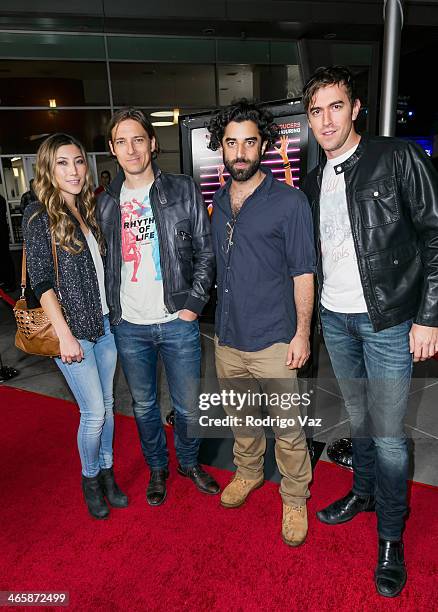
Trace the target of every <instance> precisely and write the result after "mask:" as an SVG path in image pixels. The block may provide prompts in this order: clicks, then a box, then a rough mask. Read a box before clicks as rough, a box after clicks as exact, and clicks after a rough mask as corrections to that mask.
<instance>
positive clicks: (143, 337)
mask: <svg viewBox="0 0 438 612" xmlns="http://www.w3.org/2000/svg"><path fill="white" fill-rule="evenodd" d="M114 336H115V339H116V344H117V350H118V353H119V357H120V362H121V364H122V368H123V371H124V373H125V377H126V380H127V381H128V386H129V390H130V392H131V395H132V400H133V404H132V406H133V409H134V416H135V420H136V423H137V428H138V433H139V436H140V444H141V448H142V451H143V455H144V458H145V460H146V462H147V464H148V465H149V467H150V468H151V470H158V469H162V468H165V467H167V464H168V452H167V445H166V435H165V433H164V428H163V423H162V419H161V412H160V406H159V405H158V398H157V363H158V355H160V356H161V359H162V361H163V365H164V369H165V370H166V376H167V384H168V386H169V393H170V397H171V400H172V404H173V408H174V409H175V428H174V438H175V449H176V454H177V457H178V460H179V463H180V464H181V466H182V467H183V468H190V467H194V466H195V465H197V463H198V451H199V444H200V440H199V439H198V438H191V437H189V435H188V425H189V421H190V419H195V418H196V411H197V407H198V403H199V385H200V371H201V344H200V337H199V323H198V321H197V320H196V321H191V322H188V321H183V320H182V319H179V318H178V319H175V320H173V321H168V322H167V323H156V324H152V325H138V324H135V323H129V322H128V321H125V320H124V319H122V320H121V322H120V323H119V324H118V325H116V326H115V327H114Z"/></svg>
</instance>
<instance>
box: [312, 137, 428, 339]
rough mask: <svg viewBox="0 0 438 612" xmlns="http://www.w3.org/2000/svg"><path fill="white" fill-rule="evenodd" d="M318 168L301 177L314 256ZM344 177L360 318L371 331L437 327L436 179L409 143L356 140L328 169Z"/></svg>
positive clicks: (319, 272)
mask: <svg viewBox="0 0 438 612" xmlns="http://www.w3.org/2000/svg"><path fill="white" fill-rule="evenodd" d="M325 162H326V158H325V156H324V161H323V162H322V163H321V164H320V165H319V166H317V167H316V168H314V169H313V170H312V172H310V174H309V175H308V176H307V177H306V180H305V182H304V186H303V191H304V192H305V193H306V195H307V197H308V199H309V202H310V204H311V207H312V212H313V220H314V227H315V240H316V244H317V253H318V266H317V275H318V286H319V296H320V295H321V289H322V281H323V272H322V262H321V248H320V240H319V197H320V191H321V181H322V172H323V168H324V165H325ZM335 172H344V174H345V187H346V196H347V204H348V213H349V217H350V223H351V228H352V235H353V241H354V246H355V250H356V256H357V262H358V266H359V273H360V278H361V281H362V288H363V292H364V297H365V301H366V304H367V308H368V314H369V316H370V319H371V323H372V325H373V328H374V330H375V331H379V330H382V329H386V328H388V327H392V326H393V325H397V324H398V323H402V322H403V321H406V320H408V319H411V318H413V319H414V321H415V323H418V324H420V325H428V326H432V327H438V174H437V172H436V170H435V168H434V167H433V165H432V163H431V162H430V160H429V159H428V157H427V156H426V155H425V153H424V152H423V151H422V149H420V147H418V146H417V145H416V144H415V143H413V142H408V141H404V140H398V139H396V138H387V137H369V136H362V138H361V140H360V143H359V146H358V147H357V149H356V151H355V152H354V153H353V155H351V157H349V158H348V159H347V160H346V161H344V163H342V164H340V165H339V166H335Z"/></svg>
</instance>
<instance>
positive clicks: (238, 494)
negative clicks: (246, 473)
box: [221, 476, 264, 508]
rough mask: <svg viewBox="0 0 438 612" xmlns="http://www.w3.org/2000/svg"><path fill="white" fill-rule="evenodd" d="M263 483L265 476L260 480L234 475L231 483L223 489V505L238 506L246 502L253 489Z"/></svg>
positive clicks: (228, 506)
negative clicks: (245, 478)
mask: <svg viewBox="0 0 438 612" xmlns="http://www.w3.org/2000/svg"><path fill="white" fill-rule="evenodd" d="M263 483H264V479H263V478H261V479H260V480H244V479H243V478H239V476H234V478H233V480H232V481H231V482H230V484H228V485H227V486H226V487H225V489H224V490H223V491H222V494H221V505H222V506H224V507H225V508H238V507H239V506H241V505H242V504H244V503H245V501H246V498H247V497H248V495H249V494H250V493H251V491H254V489H258V488H259V487H261V486H262V484H263Z"/></svg>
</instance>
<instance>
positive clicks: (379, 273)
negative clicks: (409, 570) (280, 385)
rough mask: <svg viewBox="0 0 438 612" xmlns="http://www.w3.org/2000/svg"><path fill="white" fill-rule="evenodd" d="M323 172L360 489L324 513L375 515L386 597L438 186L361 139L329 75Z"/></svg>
mask: <svg viewBox="0 0 438 612" xmlns="http://www.w3.org/2000/svg"><path fill="white" fill-rule="evenodd" d="M303 104H304V107H305V109H306V112H307V117H308V121H309V124H310V127H311V129H312V131H313V134H314V136H315V138H316V140H317V141H318V143H319V144H320V145H321V147H322V148H323V149H324V152H325V154H326V155H325V157H326V159H324V161H323V162H322V163H321V164H320V165H319V166H318V167H316V168H315V169H314V170H313V171H312V172H311V173H310V174H309V175H308V177H307V178H306V181H305V183H304V187H303V190H304V191H305V193H306V194H307V196H308V198H309V201H310V203H311V206H312V210H313V217H314V227H315V230H316V232H315V238H316V243H317V245H318V250H319V255H320V256H319V257H318V264H319V265H318V269H317V275H318V286H319V306H320V310H319V312H320V319H321V323H322V330H323V334H324V340H325V344H326V347H327V350H328V353H329V356H330V360H331V362H332V366H333V370H334V373H335V375H336V378H337V379H338V382H339V385H340V388H341V391H342V395H343V397H344V400H345V406H346V409H347V411H348V413H349V416H350V427H351V437H352V443H353V470H354V473H353V487H352V490H351V491H350V492H349V493H348V494H347V495H345V496H344V497H342V498H341V499H338V500H337V501H335V502H333V503H332V504H330V505H329V506H328V507H327V508H325V509H323V510H321V511H320V512H318V513H317V516H318V519H319V520H320V521H322V522H323V523H327V524H329V525H337V524H340V523H346V522H347V521H350V520H351V519H353V518H354V517H355V516H356V515H357V514H358V513H360V512H372V511H374V510H375V511H376V514H377V529H378V534H379V548H378V562H377V568H376V571H375V584H376V588H377V591H378V593H379V594H380V595H383V596H384V597H395V596H397V595H398V594H399V593H400V592H401V591H402V589H403V587H404V585H405V583H406V568H405V563H404V554H403V544H402V532H403V529H404V517H405V516H406V513H407V476H408V447H407V440H406V436H405V433H404V429H403V421H404V417H405V415H406V410H407V400H408V392H409V385H410V380H411V373H412V362H413V361H424V360H425V359H428V358H429V357H432V356H433V355H434V354H435V353H436V352H437V351H438V175H437V174H436V171H435V169H434V168H433V166H432V164H431V162H430V160H429V159H428V158H427V156H426V155H425V154H424V152H423V151H422V150H421V149H420V147H418V146H417V145H416V144H415V143H413V142H408V141H402V140H398V139H396V138H385V137H371V136H364V135H363V136H361V135H360V134H358V133H357V132H356V130H355V126H354V121H355V119H356V117H357V115H358V113H359V110H360V101H359V99H358V98H357V96H356V93H355V89H354V82H353V78H352V75H351V73H350V72H349V71H348V70H347V69H346V68H344V67H342V66H334V67H332V68H319V69H318V70H317V71H316V72H315V74H314V75H313V76H312V77H311V78H310V80H309V81H308V83H307V84H306V86H305V87H304V92H303Z"/></svg>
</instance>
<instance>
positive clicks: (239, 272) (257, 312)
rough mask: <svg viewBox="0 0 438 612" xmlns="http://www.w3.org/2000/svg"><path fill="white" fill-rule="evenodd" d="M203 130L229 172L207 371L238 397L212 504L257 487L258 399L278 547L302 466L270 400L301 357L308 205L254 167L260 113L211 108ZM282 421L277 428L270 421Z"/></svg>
mask: <svg viewBox="0 0 438 612" xmlns="http://www.w3.org/2000/svg"><path fill="white" fill-rule="evenodd" d="M208 129H209V131H210V134H211V138H210V143H209V147H210V149H212V150H214V151H215V150H217V149H219V148H221V149H222V154H223V163H224V166H225V168H226V170H227V171H228V173H229V178H228V180H227V182H226V183H225V185H223V186H222V187H221V188H220V189H219V191H217V192H216V194H215V196H214V206H213V217H212V232H213V246H214V251H215V255H216V263H217V295H218V301H217V309H216V330H215V331H216V336H215V354H216V371H217V375H218V379H219V383H220V386H221V388H222V390H226V391H228V397H230V398H231V397H232V393H231V392H233V394H236V392H237V393H238V394H242V396H241V397H244V398H248V401H247V402H246V403H245V405H244V406H242V407H240V408H239V409H238V410H237V411H236V408H235V406H233V405H232V404H233V402H229V403H227V402H225V404H226V405H224V409H225V410H226V412H227V414H229V415H233V416H235V417H236V419H234V421H233V422H234V423H235V426H234V427H233V433H234V440H235V441H234V463H235V465H236V466H237V471H236V474H235V476H234V478H233V480H232V481H231V482H230V483H229V484H228V486H227V487H226V488H225V489H224V491H223V493H222V496H221V504H222V506H224V507H225V508H235V507H237V506H240V505H242V504H243V503H244V502H245V501H246V498H247V497H248V495H249V493H250V492H251V491H253V490H254V489H256V488H258V487H260V486H261V485H262V484H263V480H264V474H263V457H264V453H265V449H266V438H265V433H264V430H263V427H262V426H261V424H260V421H261V417H262V406H261V405H260V402H254V401H251V400H252V399H254V398H256V397H257V398H260V399H261V400H262V401H264V403H265V405H266V409H267V413H268V421H269V424H272V429H273V431H274V435H275V456H276V460H277V465H278V469H279V471H280V473H281V475H282V481H281V486H280V493H281V497H282V500H283V522H282V537H283V540H284V542H285V543H286V544H289V545H290V546H298V545H300V544H302V543H303V542H304V540H305V538H306V535H307V512H306V499H307V497H308V496H309V490H308V485H309V482H310V479H311V476H312V472H311V464H310V459H309V454H308V450H307V445H306V439H305V436H304V433H303V431H302V429H301V427H300V426H299V419H298V415H299V405H297V404H299V401H298V402H290V404H288V405H287V406H285V405H284V404H283V405H282V406H281V407H279V406H278V405H276V403H275V401H273V398H274V397H275V398H277V397H279V396H281V397H282V398H284V397H290V398H291V397H293V396H294V394H296V395H295V396H294V397H297V395H298V394H297V393H296V392H297V383H296V371H297V369H298V368H299V367H301V366H302V365H304V363H305V362H306V361H307V359H308V357H309V353H310V345H309V334H310V320H311V316H312V307H313V275H314V271H315V253H314V247H313V238H312V232H313V227H312V219H311V215H310V209H309V205H308V202H307V199H306V197H305V196H304V194H303V193H301V192H300V191H298V190H297V189H294V188H292V187H290V186H289V185H287V184H285V183H282V182H280V181H278V180H276V179H275V178H274V176H273V174H272V172H271V171H270V170H269V168H267V167H263V168H262V167H261V165H260V164H261V160H262V156H263V154H264V153H265V152H266V150H267V149H268V148H269V147H270V146H271V145H272V144H274V143H275V142H277V141H278V140H279V137H278V129H277V126H276V125H275V123H274V122H273V118H272V115H271V114H270V113H269V112H268V111H267V110H265V109H263V108H260V107H258V106H257V105H254V104H251V103H249V102H248V101H247V100H241V101H239V102H238V103H236V104H234V105H232V106H230V107H228V108H226V109H225V110H223V111H221V112H219V113H218V114H216V115H215V116H214V117H213V118H212V120H211V121H210V124H209V128H208ZM260 391H261V393H260ZM243 394H247V395H243ZM222 397H224V394H222ZM234 397H235V395H234ZM255 404H256V405H255ZM285 408H287V410H285ZM265 418H266V417H263V420H265ZM283 421H287V426H286V427H285V426H282V425H280V422H283Z"/></svg>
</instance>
